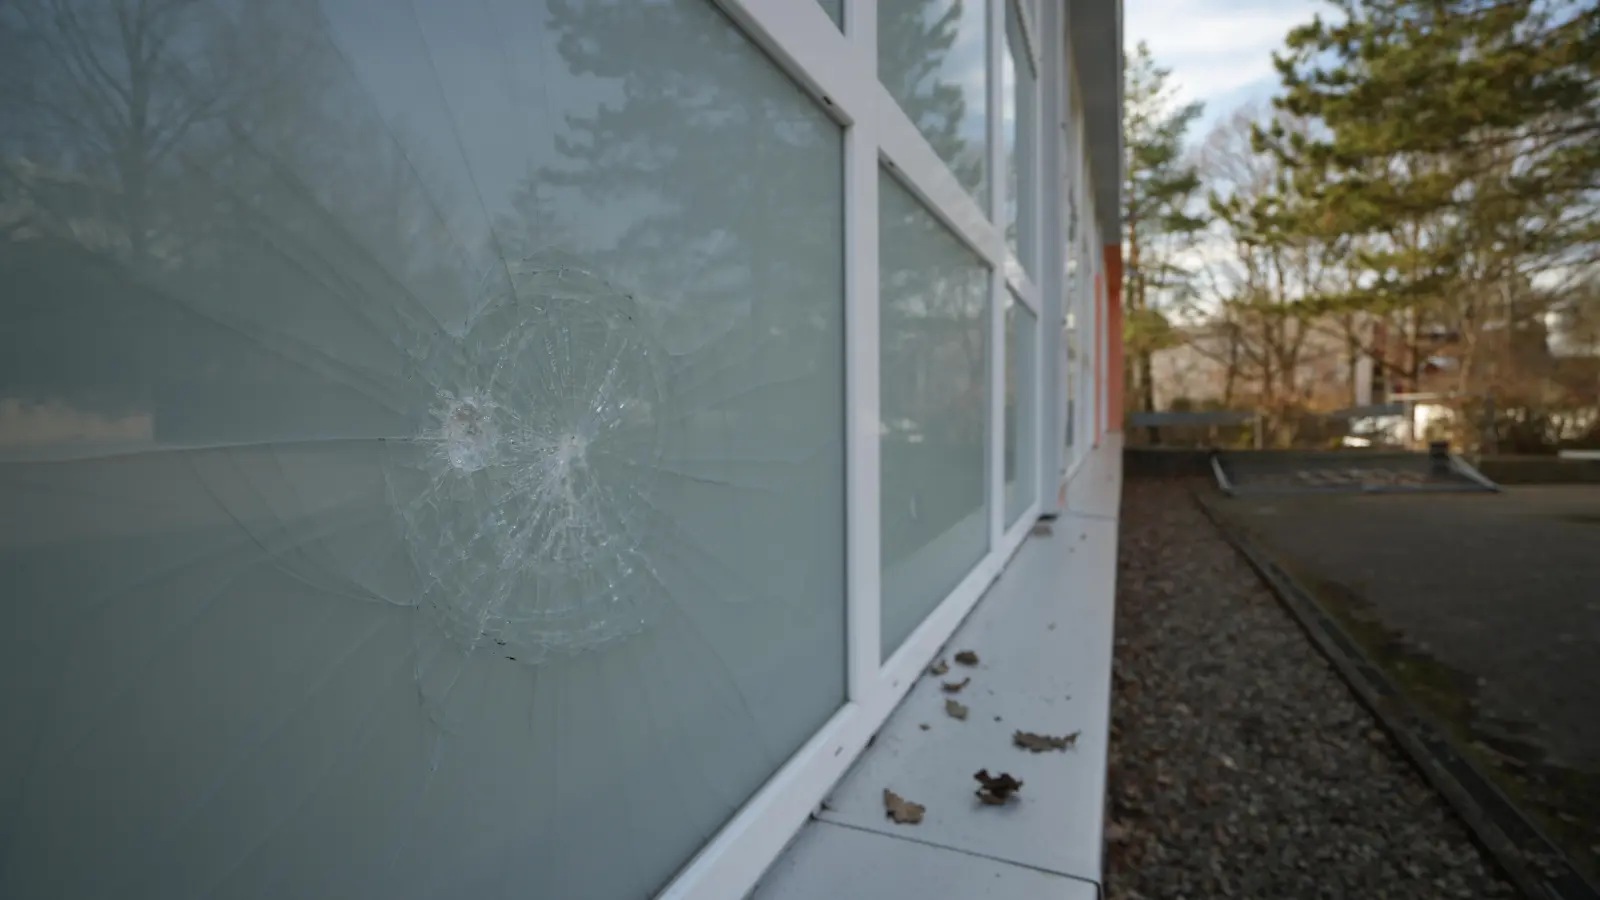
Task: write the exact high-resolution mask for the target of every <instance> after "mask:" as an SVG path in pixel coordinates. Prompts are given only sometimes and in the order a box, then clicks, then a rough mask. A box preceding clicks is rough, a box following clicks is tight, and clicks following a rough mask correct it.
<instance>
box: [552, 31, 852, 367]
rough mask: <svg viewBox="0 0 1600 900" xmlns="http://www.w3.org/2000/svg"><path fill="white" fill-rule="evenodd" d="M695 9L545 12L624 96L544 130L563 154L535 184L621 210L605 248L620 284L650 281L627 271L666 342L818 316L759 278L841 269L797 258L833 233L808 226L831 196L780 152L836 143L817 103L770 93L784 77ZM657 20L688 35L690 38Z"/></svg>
mask: <svg viewBox="0 0 1600 900" xmlns="http://www.w3.org/2000/svg"><path fill="white" fill-rule="evenodd" d="M698 18H699V17H698V16H696V17H693V18H692V19H691V17H689V16H686V15H685V14H684V11H683V10H682V9H681V8H679V6H678V5H677V4H671V3H650V4H637V3H604V4H602V3H576V2H568V0H552V2H551V3H550V4H549V18H548V25H549V27H550V28H551V30H552V31H553V32H555V33H556V34H557V35H559V38H558V42H557V49H558V52H559V53H560V55H561V58H562V60H563V61H564V62H565V64H566V68H567V69H568V71H570V72H571V73H572V74H574V75H586V76H592V77H596V78H604V79H615V80H616V81H617V82H620V84H621V89H622V93H623V95H624V100H623V102H622V103H621V104H619V105H616V106H608V105H602V106H600V107H599V108H598V109H597V110H596V111H595V112H594V113H593V114H592V115H585V116H569V117H568V119H567V123H566V124H567V131H566V133H564V134H558V135H557V137H556V143H555V146H556V151H557V154H558V156H559V158H560V161H559V162H558V163H556V164H554V165H551V166H548V167H545V168H543V169H541V170H540V171H538V172H537V173H536V178H537V180H538V183H539V184H540V185H541V186H542V187H541V189H542V190H545V191H562V190H565V191H569V192H570V191H575V192H577V194H578V195H579V196H581V197H582V198H584V199H585V200H587V201H589V202H592V203H599V204H611V205H613V207H614V208H616V209H618V210H626V211H627V212H626V213H623V215H625V216H626V218H627V219H628V220H629V225H628V227H627V229H626V230H625V232H624V233H623V234H622V235H621V237H620V238H619V239H618V240H617V241H616V243H615V245H614V246H612V247H609V248H605V249H604V250H603V251H601V255H602V258H603V259H604V260H605V262H606V264H607V265H608V266H609V267H610V268H611V269H612V270H613V272H614V274H615V275H616V276H617V279H618V280H620V281H623V282H625V283H626V282H628V281H629V280H631V276H632V275H633V274H634V273H645V272H647V273H649V279H650V283H648V284H638V285H633V286H635V287H638V288H639V289H640V291H639V294H640V296H639V298H638V299H639V301H640V302H641V303H642V304H644V305H645V307H646V309H647V312H650V313H651V314H653V315H654V316H655V317H657V320H658V325H659V327H660V328H661V331H662V338H663V340H664V342H665V343H666V344H667V345H668V346H669V348H671V349H674V350H675V351H680V352H681V351H683V350H687V349H690V348H692V347H694V346H695V345H697V344H701V343H704V342H705V341H706V340H707V338H708V336H712V335H725V334H727V333H728V331H729V329H738V331H739V332H740V333H741V338H740V339H741V340H744V341H753V342H757V343H755V344H752V348H751V349H753V350H755V349H757V346H759V345H765V344H770V343H772V342H773V341H775V340H778V341H781V340H784V339H785V336H786V335H790V334H791V332H792V331H793V330H794V329H797V328H800V329H806V330H811V331H813V332H814V331H815V327H814V326H812V327H809V328H808V326H807V325H806V323H804V322H795V321H785V320H786V319H787V318H789V316H788V315H786V305H785V304H781V303H771V302H767V303H763V302H760V292H761V290H762V287H761V286H762V285H764V284H785V285H795V284H800V285H816V286H818V287H819V288H823V289H832V290H835V291H837V290H838V289H839V288H840V286H841V284H842V280H841V279H839V274H838V273H826V272H816V271H810V270H809V268H808V267H809V264H810V261H813V260H816V259H818V255H819V253H821V254H824V255H826V254H827V253H829V252H834V248H836V247H837V246H838V245H839V244H840V243H841V241H842V235H841V231H842V222H841V223H840V226H841V227H840V228H838V229H817V228H814V227H809V226H810V225H811V223H816V222H819V221H826V220H827V219H828V217H829V216H830V210H837V209H838V208H839V201H838V198H837V197H836V196H817V193H816V191H815V189H814V188H813V186H812V185H813V184H814V180H815V177H816V176H815V174H814V173H812V172H805V173H793V172H791V171H790V169H791V168H792V167H791V166H789V165H788V164H787V162H786V161H787V160H791V159H793V158H794V156H795V154H797V153H805V154H811V155H814V156H815V158H817V159H819V160H826V159H830V158H833V157H837V156H838V155H839V153H840V149H839V146H840V145H839V140H840V135H839V133H838V132H837V131H836V130H835V129H833V128H831V127H819V125H821V124H822V123H823V122H825V118H824V116H823V115H822V113H821V112H820V110H806V111H805V113H806V114H804V115H800V116H796V114H795V112H794V106H793V104H792V103H791V102H773V97H774V94H775V92H783V93H789V92H792V91H793V87H792V85H790V84H789V83H788V82H787V79H785V78H784V77H783V76H781V75H780V74H778V73H777V72H776V71H775V70H768V69H763V70H759V71H756V70H753V68H752V66H751V61H752V50H751V47H750V45H749V42H748V41H747V40H746V39H745V38H744V37H742V36H741V35H739V34H738V33H737V32H736V31H734V30H732V29H706V28H704V27H701V26H700V25H699V23H698V22H697V21H695V20H696V19H698ZM664 35H674V36H676V35H682V36H684V38H685V39H691V38H690V35H692V36H693V37H692V41H693V49H692V50H690V51H686V49H685V48H684V47H683V46H681V45H676V44H674V43H673V42H672V41H669V40H666V39H664V37H663V36H664ZM758 75H759V76H760V77H755V78H753V76H758ZM533 190H534V188H533V187H532V186H530V187H528V188H526V189H525V193H528V192H531V191H533ZM835 215H836V214H835ZM710 223H715V225H712V224H710ZM798 223H806V225H807V226H808V227H796V226H797V224H798ZM780 248H782V249H783V252H777V251H778V250H779V249H780ZM830 277H831V278H833V279H835V280H834V281H833V282H832V283H831V284H830V283H828V279H829V278H830ZM773 329H777V330H778V331H777V332H776V333H775V332H774V331H773ZM757 352H763V351H759V350H758V351H757Z"/></svg>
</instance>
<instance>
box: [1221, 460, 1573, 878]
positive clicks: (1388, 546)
mask: <svg viewBox="0 0 1600 900" xmlns="http://www.w3.org/2000/svg"><path fill="white" fill-rule="evenodd" d="M1218 509H1219V511H1221V512H1222V513H1223V514H1224V515H1225V516H1227V517H1228V518H1230V519H1231V520H1233V521H1235V522H1237V523H1239V524H1241V525H1243V526H1244V527H1246V528H1247V529H1248V530H1249V531H1250V532H1251V533H1252V535H1253V536H1254V537H1255V539H1256V541H1257V543H1258V544H1260V545H1262V546H1263V547H1264V548H1265V549H1266V550H1267V551H1268V552H1270V553H1272V554H1273V555H1274V556H1275V557H1276V558H1277V559H1278V561H1279V562H1280V564H1283V565H1284V566H1285V567H1286V568H1288V569H1289V570H1291V572H1292V573H1293V574H1294V576H1295V578H1296V579H1297V580H1298V581H1300V582H1301V584H1303V585H1304V586H1305V587H1307V588H1308V589H1310V590H1312V591H1313V592H1314V593H1315V594H1317V596H1318V598H1319V600H1321V601H1322V603H1323V605H1324V606H1325V607H1326V608H1327V609H1328V610H1329V611H1330V612H1331V613H1333V614H1334V615H1335V617H1337V618H1339V619H1340V620H1341V621H1342V622H1343V623H1344V624H1345V626H1346V627H1347V629H1349V630H1350V631H1351V633H1352V635H1353V636H1355V637H1356V638H1357V640H1358V641H1360V642H1361V643H1362V644H1363V645H1365V647H1366V649H1367V651H1368V652H1369V653H1370V654H1371V655H1372V656H1374V657H1375V658H1376V659H1377V660H1378V661H1379V662H1380V663H1381V664H1382V665H1383V667H1384V668H1385V669H1386V670H1388V671H1389V672H1390V673H1391V675H1392V676H1393V677H1394V678H1395V680H1396V681H1397V682H1398V683H1399V684H1400V685H1401V686H1402V688H1403V689H1405V690H1406V692H1407V693H1408V694H1409V695H1410V696H1411V698H1412V699H1413V700H1415V701H1417V702H1419V703H1420V704H1421V705H1422V706H1423V707H1424V708H1426V709H1428V710H1429V711H1431V712H1432V713H1434V715H1435V716H1436V717H1438V718H1440V719H1442V720H1443V721H1444V723H1445V725H1446V726H1447V728H1448V729H1449V730H1450V731H1451V732H1452V733H1453V735H1454V736H1455V737H1456V739H1457V740H1458V742H1460V743H1461V744H1462V745H1463V746H1465V747H1466V748H1467V749H1468V750H1469V751H1470V752H1471V754H1472V755H1473V756H1474V759H1475V761H1476V762H1477V763H1478V764H1479V765H1480V766H1481V767H1486V768H1488V769H1489V770H1491V773H1492V774H1494V775H1495V776H1496V779H1497V781H1498V782H1499V783H1500V784H1501V787H1502V789H1503V790H1505V791H1506V792H1507V793H1508V795H1510V796H1512V798H1513V800H1515V801H1516V802H1518V804H1519V806H1522V807H1523V808H1524V810H1525V812H1528V813H1530V814H1531V815H1532V816H1533V817H1534V818H1535V820H1536V821H1538V822H1539V823H1540V824H1541V825H1542V826H1543V827H1544V828H1545V830H1546V831H1547V832H1548V833H1549V834H1550V835H1551V837H1552V838H1554V839H1555V840H1556V841H1557V842H1558V843H1560V844H1562V845H1563V846H1564V848H1565V849H1566V850H1567V852H1568V855H1569V857H1570V858H1572V861H1573V862H1574V864H1576V865H1578V866H1579V867H1580V868H1582V869H1584V870H1586V871H1587V872H1588V873H1589V875H1590V877H1591V878H1594V877H1595V876H1596V874H1597V873H1600V486H1538V487H1513V488H1508V489H1506V491H1505V492H1504V493H1502V494H1478V495H1474V494H1435V495H1396V494H1385V495H1299V496H1272V497H1241V498H1236V499H1232V500H1222V501H1220V502H1219V505H1218Z"/></svg>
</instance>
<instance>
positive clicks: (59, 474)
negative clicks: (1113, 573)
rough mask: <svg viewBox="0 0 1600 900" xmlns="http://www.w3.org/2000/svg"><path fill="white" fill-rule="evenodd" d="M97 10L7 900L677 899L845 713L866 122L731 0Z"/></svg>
mask: <svg viewBox="0 0 1600 900" xmlns="http://www.w3.org/2000/svg"><path fill="white" fill-rule="evenodd" d="M54 6H55V5H54V4H53V3H50V2H46V0H16V2H12V3H9V4H7V5H6V6H5V8H4V9H0V29H3V31H0V39H3V41H4V50H3V51H0V59H4V65H3V67H0V68H3V75H0V77H4V78H6V79H11V80H9V81H7V85H6V88H5V89H4V90H0V104H4V107H3V108H0V121H3V122H4V123H5V126H4V131H3V137H0V154H3V157H0V284H3V285H4V286H5V287H4V290H3V291H0V585H4V588H3V589H0V610H3V613H4V622H5V624H4V626H3V627H0V721H3V722H4V723H5V727H4V728H3V729H0V810H4V811H5V812H4V818H3V819H0V851H3V853H4V864H3V865H0V896H6V897H33V898H49V897H111V896H119V897H135V898H137V897H191V896H205V897H214V898H232V897H385V898H420V897H475V898H483V897H585V898H628V900H633V898H639V897H645V896H649V895H650V894H652V893H653V892H655V891H656V890H657V889H659V888H660V887H661V886H662V885H663V884H664V883H665V882H666V881H667V880H668V879H669V878H670V877H671V876H672V874H673V873H674V872H675V871H677V870H678V869H679V868H680V867H681V866H682V864H683V863H684V862H685V861H686V860H688V859H689V858H690V856H691V855H692V854H693V853H694V852H695V851H696V850H697V849H698V848H699V847H700V846H701V845H702V844H703V843H704V842H705V841H706V840H707V839H708V838H710V837H711V835H712V834H713V833H714V832H715V831H716V829H717V828H718V827H719V826H721V825H722V824H723V823H724V822H725V821H727V819H728V818H729V816H730V815H731V814H732V813H733V812H734V811H735V810H736V809H737V808H738V807H739V805H740V804H741V803H743V802H744V801H745V800H747V799H748V798H749V797H750V796H751V794H752V793H753V792H754V791H755V790H756V789H757V788H758V787H759V786H760V785H761V784H762V783H763V782H764V781H765V780H766V779H767V778H768V777H769V776H771V775H772V773H773V772H774V771H775V770H776V769H777V768H778V767H779V766H780V765H781V764H782V763H783V762H784V761H785V760H786V759H787V758H788V757H789V756H790V755H791V754H792V753H793V752H794V751H795V750H796V749H797V748H798V747H799V746H800V745H801V744H802V743H803V742H804V741H805V740H806V739H808V738H809V737H810V736H811V735H812V734H813V733H815V731H816V730H817V729H818V728H819V727H820V726H821V725H822V724H823V723H824V722H825V721H826V720H827V719H828V718H829V716H830V715H831V714H832V713H833V712H834V711H835V710H837V709H838V708H839V707H840V705H841V704H842V703H843V701H844V690H845V688H844V679H845V644H844V621H845V615H844V591H843V582H844V558H843V554H844V537H843V535H844V486H843V485H844V482H843V471H844V449H843V398H844V383H843V331H842V315H843V293H842V292H843V287H842V285H843V262H842V254H843V247H842V238H841V234H842V219H843V210H842V205H841V203H842V201H841V196H842V182H843V177H842V152H841V146H842V140H841V132H840V130H839V128H838V127H837V126H836V125H835V124H834V123H833V122H832V121H831V120H830V119H829V118H828V117H827V116H826V115H825V114H824V113H823V112H822V110H821V109H820V108H819V107H818V106H817V105H816V104H814V103H813V102H812V101H811V100H810V99H809V98H808V97H807V96H806V95H804V94H803V93H802V92H801V91H800V90H799V89H797V88H796V86H795V85H794V84H793V83H791V82H790V81H789V80H788V79H786V78H785V77H784V76H783V75H782V74H781V73H780V72H779V71H778V70H777V69H776V68H775V67H774V66H773V64H772V63H771V62H770V61H769V60H768V59H766V58H765V57H764V56H763V55H762V54H761V53H759V52H758V51H757V50H756V49H754V47H753V46H752V45H751V44H750V43H749V42H748V41H747V40H746V39H745V38H744V37H742V36H741V34H740V33H739V32H738V31H737V30H736V29H735V28H734V27H733V26H732V25H731V24H730V23H729V22H728V21H727V20H726V19H725V18H723V17H722V16H721V14H720V13H718V12H717V11H715V9H714V7H713V6H712V5H711V4H710V3H708V2H704V0H674V2H665V0H660V2H652V3H649V4H636V3H620V2H618V3H606V4H600V3H571V2H557V0H549V2H529V0H484V2H477V3H469V4H458V3H455V2H453V0H411V2H393V3H373V2H368V0H326V2H320V3H319V2H315V0H290V2H280V3H245V2H235V0H208V2H198V3H189V4H164V5H161V6H160V10H161V12H160V13H159V14H157V13H156V12H154V10H156V9H157V7H156V6H154V5H149V7H148V8H149V10H150V11H151V12H150V15H149V17H148V19H147V20H140V23H139V24H140V27H139V28H138V29H124V28H120V27H119V24H118V20H117V18H116V12H115V11H116V10H117V9H119V8H121V5H113V4H94V3H83V4H78V5H77V6H76V9H77V14H76V17H68V16H58V15H56V14H55V13H54V12H53V10H54ZM141 8H144V7H141ZM124 24H126V23H124ZM130 79H133V80H136V81H137V83H138V86H139V87H138V89H137V90H134V89H133V87H132V84H133V82H132V81H130ZM24 88H25V89H24ZM130 102H134V103H138V104H142V105H141V106H140V110H142V117H141V116H134V115H132V114H131V111H130V107H129V106H128V105H127V104H129V103H130ZM130 123H134V124H130ZM758 161H759V162H758Z"/></svg>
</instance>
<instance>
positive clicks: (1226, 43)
mask: <svg viewBox="0 0 1600 900" xmlns="http://www.w3.org/2000/svg"><path fill="white" fill-rule="evenodd" d="M1321 5H1322V4H1320V3H1317V2H1315V0H1125V6H1124V15H1125V16H1126V19H1125V23H1124V32H1125V35H1126V40H1127V46H1128V48H1129V49H1130V51H1131V49H1132V48H1133V47H1134V46H1135V45H1136V44H1137V43H1138V42H1139V41H1141V40H1143V41H1146V42H1148V43H1149V45H1150V51H1151V53H1152V54H1153V55H1154V56H1155V59H1156V62H1157V63H1158V64H1159V65H1162V66H1164V67H1167V68H1170V69H1171V70H1172V78H1171V81H1170V83H1171V84H1172V85H1173V86H1174V87H1176V88H1178V90H1179V93H1180V94H1181V96H1182V97H1184V98H1185V99H1189V100H1204V101H1214V100H1216V99H1218V98H1220V97H1221V96H1222V95H1226V94H1230V93H1231V94H1237V93H1239V92H1244V91H1249V92H1250V93H1258V92H1259V91H1260V90H1261V89H1262V88H1263V87H1264V86H1265V85H1269V84H1273V83H1275V82H1276V72H1275V71H1274V70H1273V68H1272V52H1273V51H1274V50H1277V49H1279V48H1281V47H1282V46H1283V38H1284V35H1286V34H1288V32H1289V29H1291V28H1293V27H1295V26H1296V25H1301V24H1304V23H1306V22H1309V21H1310V20H1311V16H1312V14H1313V13H1315V12H1316V11H1317V9H1318V7H1320V6H1321Z"/></svg>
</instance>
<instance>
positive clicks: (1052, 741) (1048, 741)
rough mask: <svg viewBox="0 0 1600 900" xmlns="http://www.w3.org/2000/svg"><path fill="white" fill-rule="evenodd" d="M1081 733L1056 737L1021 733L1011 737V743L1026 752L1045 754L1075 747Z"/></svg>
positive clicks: (1029, 732)
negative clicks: (1049, 751)
mask: <svg viewBox="0 0 1600 900" xmlns="http://www.w3.org/2000/svg"><path fill="white" fill-rule="evenodd" d="M1081 733H1082V732H1078V731H1074V732H1073V733H1071V734H1064V735H1062V736H1060V737H1054V736H1051V735H1048V734H1034V733H1033V732H1031V731H1019V732H1017V733H1016V734H1013V735H1012V736H1011V742H1012V743H1013V744H1016V745H1017V746H1018V747H1021V748H1023V749H1024V750H1031V751H1033V752H1034V753H1043V752H1045V751H1046V750H1066V749H1067V748H1069V747H1073V746H1075V745H1076V744H1077V743H1078V735H1079V734H1081Z"/></svg>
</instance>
